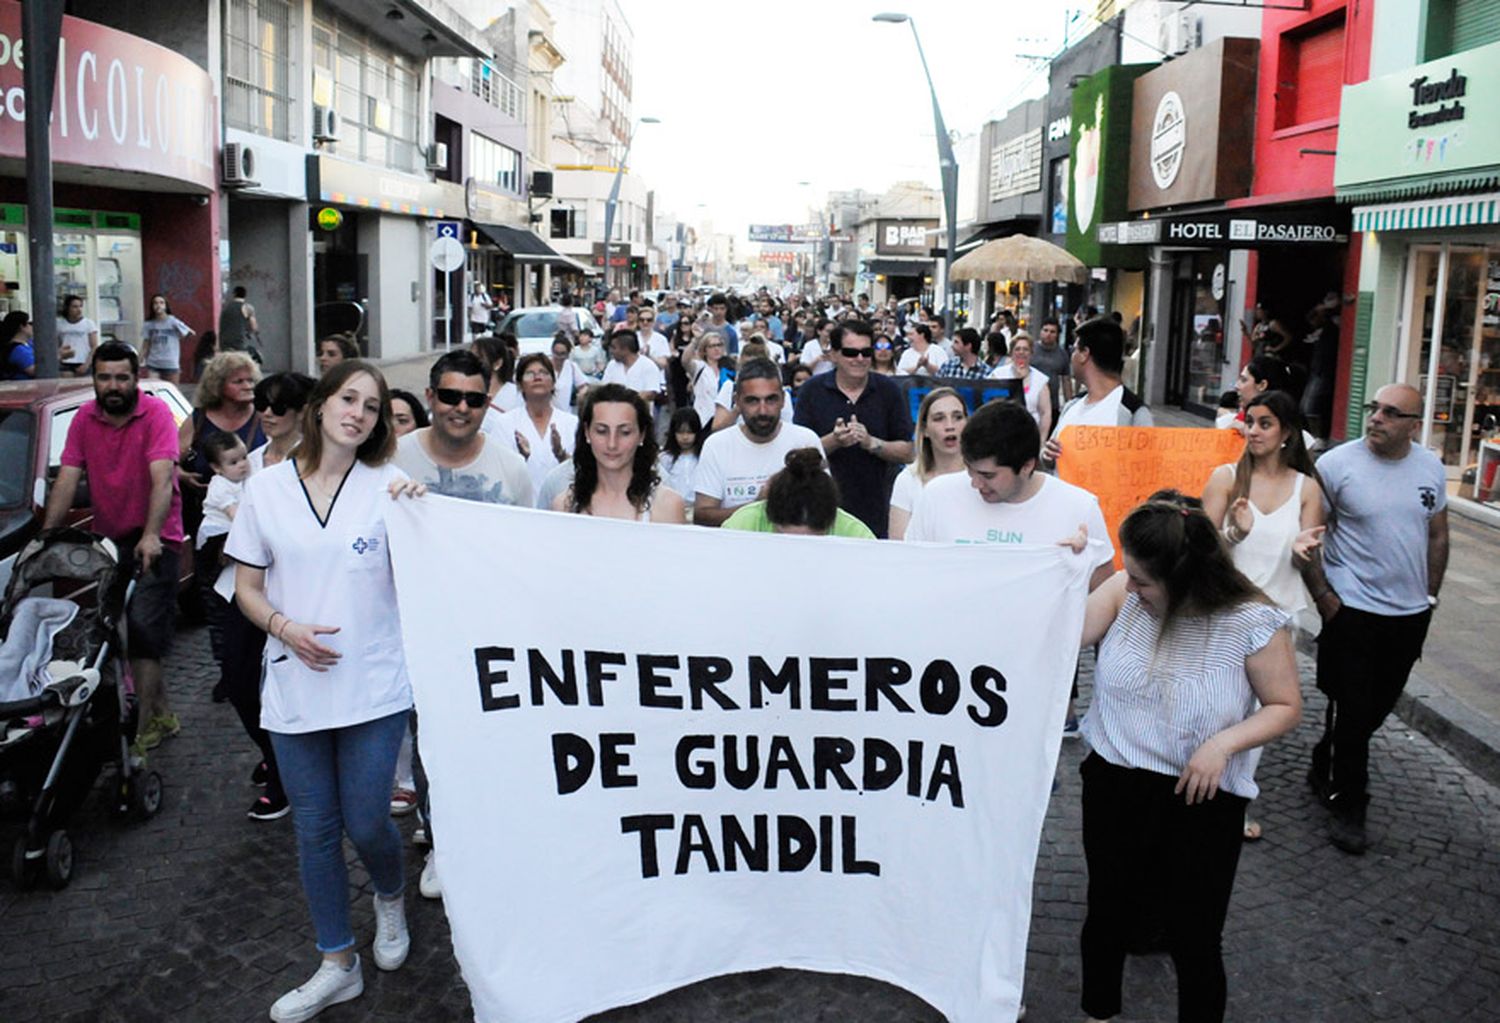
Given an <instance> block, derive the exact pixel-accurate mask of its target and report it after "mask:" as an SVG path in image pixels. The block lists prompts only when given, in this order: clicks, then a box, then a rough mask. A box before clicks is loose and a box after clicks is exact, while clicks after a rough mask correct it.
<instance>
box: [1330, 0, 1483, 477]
mask: <svg viewBox="0 0 1500 1023" xmlns="http://www.w3.org/2000/svg"><path fill="white" fill-rule="evenodd" d="M1497 69H1500V10H1497V9H1496V7H1495V5H1494V4H1482V3H1473V2H1464V0H1458V2H1453V3H1437V2H1423V3H1416V4H1412V5H1389V4H1388V5H1382V6H1381V7H1380V8H1379V9H1378V10H1377V12H1376V18H1375V25H1374V33H1373V39H1372V45H1371V75H1370V79H1369V81H1367V82H1364V83H1362V84H1358V85H1353V86H1350V87H1348V88H1346V89H1344V90H1343V94H1342V112H1341V118H1342V126H1343V135H1342V138H1341V140H1340V145H1339V151H1338V158H1337V164H1336V168H1335V171H1334V183H1335V186H1336V188H1337V192H1338V198H1339V200H1340V201H1341V202H1343V203H1346V204H1348V206H1349V208H1350V211H1351V216H1352V220H1353V228H1354V231H1355V232H1357V234H1356V237H1357V239H1358V246H1359V249H1360V250H1361V252H1362V254H1363V259H1362V260H1361V263H1360V266H1359V272H1358V276H1357V281H1356V284H1355V287H1354V288H1353V289H1351V290H1352V291H1353V292H1354V295H1353V298H1354V307H1355V308H1354V316H1353V317H1352V319H1353V321H1354V336H1353V344H1352V346H1351V347H1352V351H1351V358H1350V371H1349V378H1348V394H1349V398H1348V415H1347V422H1346V428H1347V430H1348V432H1349V434H1350V435H1351V436H1354V435H1357V434H1358V433H1359V432H1360V430H1361V429H1362V419H1361V406H1362V405H1363V403H1364V402H1365V401H1366V400H1368V399H1369V398H1370V397H1371V396H1373V394H1374V392H1375V391H1376V390H1377V389H1378V388H1379V387H1380V386H1381V385H1382V384H1384V383H1387V382H1390V381H1392V380H1398V381H1403V382H1406V383H1410V384H1412V385H1414V386H1416V387H1417V388H1418V389H1420V390H1421V391H1422V393H1423V396H1424V404H1423V407H1424V420H1423V424H1422V442H1423V443H1424V444H1426V445H1428V446H1430V447H1431V448H1432V449H1433V450H1434V451H1436V452H1437V453H1438V455H1439V456H1440V457H1441V458H1442V459H1443V462H1444V464H1445V465H1446V466H1447V469H1448V477H1449V486H1450V491H1451V493H1452V494H1453V495H1454V496H1456V497H1459V498H1462V499H1473V500H1479V501H1484V502H1488V503H1491V504H1493V503H1495V500H1496V496H1497V488H1496V478H1497V472H1496V468H1495V467H1496V465H1497V464H1500V441H1497V434H1500V429H1497V421H1500V191H1497V188H1500V130H1497V128H1496V127H1495V126H1496V124H1497V119H1496V114H1495V110H1494V107H1495V105H1496V103H1497V101H1500V78H1497V73H1500V72H1497ZM1492 367H1493V368H1492Z"/></svg>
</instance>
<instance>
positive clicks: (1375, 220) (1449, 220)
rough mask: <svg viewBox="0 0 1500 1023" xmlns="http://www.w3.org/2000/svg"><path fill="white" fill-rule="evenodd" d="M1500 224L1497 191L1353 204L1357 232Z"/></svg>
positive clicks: (1499, 203) (1499, 204) (1354, 226)
mask: <svg viewBox="0 0 1500 1023" xmlns="http://www.w3.org/2000/svg"><path fill="white" fill-rule="evenodd" d="M1482 224H1500V192H1491V193H1488V194H1486V195H1459V196H1453V197H1450V198H1446V199H1419V200H1416V201H1414V202H1392V203H1382V204H1381V205H1379V206H1356V207H1354V224H1353V228H1354V230H1356V231H1418V230H1422V229H1423V228H1431V227H1474V226H1477V225H1482Z"/></svg>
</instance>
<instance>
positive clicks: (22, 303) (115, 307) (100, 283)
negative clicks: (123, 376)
mask: <svg viewBox="0 0 1500 1023" xmlns="http://www.w3.org/2000/svg"><path fill="white" fill-rule="evenodd" d="M25 220H26V211H25V207H22V206H19V205H15V204H9V203H6V204H0V316H3V315H4V314H5V313H8V312H10V311H12V310H15V309H20V310H25V311H28V312H31V313H32V315H33V316H37V315H39V313H38V312H37V311H36V310H33V309H31V278H30V264H29V252H28V248H27V235H26V228H25ZM56 225H57V230H56V232H55V233H54V234H53V236H52V273H53V303H52V308H51V309H49V310H46V312H47V313H49V314H52V315H56V314H57V312H58V310H60V309H61V308H62V300H63V299H64V298H65V297H66V296H68V295H77V296H79V297H80V298H82V299H83V315H85V316H87V317H88V318H89V319H91V320H93V321H94V322H95V323H97V324H98V325H99V339H100V340H101V341H104V340H109V339H114V340H118V341H126V342H129V343H130V344H133V345H139V344H140V343H141V331H142V329H143V324H144V320H145V301H146V299H145V295H144V293H143V288H144V284H143V282H144V280H145V278H144V275H143V273H142V269H141V235H140V218H139V217H138V216H137V215H136V214H133V213H100V212H95V211H92V210H69V209H59V210H57V211H56Z"/></svg>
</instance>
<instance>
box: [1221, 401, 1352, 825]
mask: <svg viewBox="0 0 1500 1023" xmlns="http://www.w3.org/2000/svg"><path fill="white" fill-rule="evenodd" d="M1203 511H1204V513H1205V514H1207V515H1208V517H1209V520H1210V521H1212V522H1213V523H1214V525H1215V526H1218V527H1219V529H1220V530H1221V532H1222V533H1223V535H1224V540H1225V542H1226V543H1227V544H1229V550H1230V554H1231V556H1232V557H1233V559H1234V567H1235V568H1237V569H1239V570H1240V571H1241V572H1243V573H1244V574H1245V575H1246V577H1248V578H1249V580H1250V581H1251V582H1253V583H1254V584H1255V585H1256V586H1258V587H1260V589H1261V592H1263V593H1264V594H1265V595H1266V596H1268V597H1270V598H1271V599H1272V600H1273V601H1275V602H1276V604H1277V606H1279V607H1280V608H1281V609H1282V610H1284V611H1286V612H1287V613H1289V614H1290V615H1291V616H1292V621H1293V623H1294V624H1295V625H1296V626H1297V628H1298V629H1300V630H1302V631H1304V632H1307V633H1309V634H1316V633H1317V631H1318V628H1319V618H1318V614H1317V611H1316V610H1315V609H1314V608H1313V606H1312V600H1311V599H1310V598H1309V597H1308V593H1307V587H1306V585H1304V584H1303V582H1302V576H1301V574H1300V573H1299V572H1298V571H1297V567H1296V566H1295V565H1293V564H1292V542H1293V541H1294V540H1296V538H1297V534H1298V533H1300V532H1302V531H1303V530H1306V529H1311V528H1312V527H1314V526H1321V525H1323V518H1324V516H1323V488H1322V485H1321V484H1320V482H1319V480H1318V470H1317V469H1315V468H1313V462H1312V456H1311V455H1309V454H1308V452H1307V445H1306V444H1305V443H1304V441H1303V438H1302V423H1301V416H1300V415H1299V414H1298V412H1297V406H1296V404H1295V403H1294V402H1293V401H1292V399H1291V398H1290V397H1289V396H1288V395H1287V394H1285V393H1284V392H1282V391H1265V392H1263V393H1261V394H1258V395H1256V396H1255V397H1253V398H1251V399H1250V401H1249V402H1248V403H1247V404H1246V406H1245V453H1244V454H1243V455H1242V456H1241V457H1240V460H1239V463H1238V464H1229V465H1221V466H1219V467H1218V468H1217V469H1215V470H1214V473H1213V475H1212V476H1210V477H1209V480H1208V485H1207V486H1206V487H1204V489H1203ZM1260 835H1261V827H1260V825H1259V824H1258V823H1257V822H1256V821H1254V820H1252V819H1249V818H1246V820H1245V837H1246V838H1247V839H1249V840H1251V841H1254V840H1255V839H1257V838H1259V837H1260Z"/></svg>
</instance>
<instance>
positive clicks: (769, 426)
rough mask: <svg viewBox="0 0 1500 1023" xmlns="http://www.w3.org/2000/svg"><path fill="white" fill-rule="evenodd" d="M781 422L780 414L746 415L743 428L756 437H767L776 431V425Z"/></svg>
mask: <svg viewBox="0 0 1500 1023" xmlns="http://www.w3.org/2000/svg"><path fill="white" fill-rule="evenodd" d="M780 424H781V417H780V416H746V417H745V429H747V430H749V431H750V432H751V433H752V434H753V435H755V436H756V437H769V436H771V435H772V434H774V433H775V432H776V427H777V426H779V425H780Z"/></svg>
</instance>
